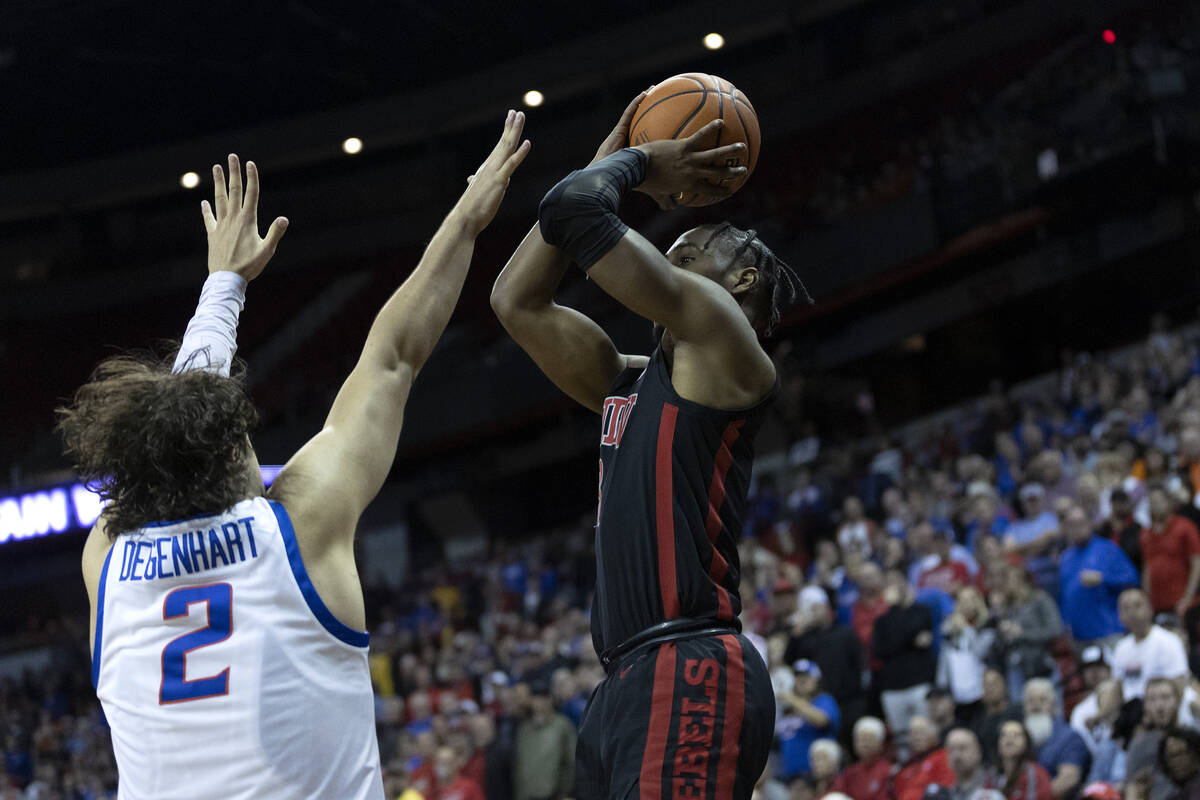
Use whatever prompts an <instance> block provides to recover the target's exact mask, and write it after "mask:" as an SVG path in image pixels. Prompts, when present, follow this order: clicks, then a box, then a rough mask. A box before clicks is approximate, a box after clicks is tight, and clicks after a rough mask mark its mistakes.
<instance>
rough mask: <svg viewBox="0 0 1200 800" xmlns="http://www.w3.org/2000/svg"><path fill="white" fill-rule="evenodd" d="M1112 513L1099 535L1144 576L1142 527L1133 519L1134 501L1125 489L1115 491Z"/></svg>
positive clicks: (1111, 501)
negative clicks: (1122, 553)
mask: <svg viewBox="0 0 1200 800" xmlns="http://www.w3.org/2000/svg"><path fill="white" fill-rule="evenodd" d="M1109 502H1110V503H1111V504H1112V513H1111V514H1110V515H1109V517H1108V519H1106V520H1105V521H1104V522H1102V523H1101V524H1100V530H1099V532H1098V533H1099V535H1100V536H1103V537H1104V538H1106V539H1108V540H1109V541H1110V542H1112V543H1113V544H1115V545H1117V546H1118V547H1120V548H1121V551H1122V552H1124V553H1125V555H1126V557H1127V558H1128V559H1129V560H1130V562H1132V563H1133V567H1134V569H1135V570H1137V574H1138V575H1139V576H1140V575H1141V574H1142V526H1141V524H1140V523H1139V522H1138V521H1137V520H1136V519H1134V518H1133V501H1132V500H1130V499H1129V492H1127V491H1125V490H1124V489H1113V491H1112V495H1111V497H1110V501H1109Z"/></svg>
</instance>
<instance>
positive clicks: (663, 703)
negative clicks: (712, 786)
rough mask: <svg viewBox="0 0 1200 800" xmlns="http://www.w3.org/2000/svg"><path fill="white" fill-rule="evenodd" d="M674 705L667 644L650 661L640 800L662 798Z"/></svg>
mask: <svg viewBox="0 0 1200 800" xmlns="http://www.w3.org/2000/svg"><path fill="white" fill-rule="evenodd" d="M674 706H675V645H674V644H673V643H671V642H667V643H666V644H664V645H661V646H660V647H659V648H658V659H657V660H656V661H655V662H654V692H653V694H652V695H651V700H650V724H649V727H648V729H647V732H646V748H645V750H643V751H642V772H641V775H640V776H639V778H638V784H639V788H640V790H641V800H661V798H662V796H663V795H662V788H663V767H664V762H665V761H666V758H667V740H668V739H669V738H670V734H671V711H672V709H673V708H674ZM718 796H719V795H718Z"/></svg>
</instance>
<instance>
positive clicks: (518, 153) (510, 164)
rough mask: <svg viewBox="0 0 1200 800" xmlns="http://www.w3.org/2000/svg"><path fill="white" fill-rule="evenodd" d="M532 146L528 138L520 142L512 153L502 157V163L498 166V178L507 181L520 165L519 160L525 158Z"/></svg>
mask: <svg viewBox="0 0 1200 800" xmlns="http://www.w3.org/2000/svg"><path fill="white" fill-rule="evenodd" d="M532 148H533V145H532V144H531V143H530V142H529V140H528V139H526V140H525V141H523V142H521V145H520V147H518V148H517V149H516V150H515V151H514V152H513V154H512V155H510V156H509V157H508V158H506V159H504V164H503V165H502V166H501V167H500V180H502V181H504V182H506V183H507V182H508V179H509V178H511V177H512V174H513V173H514V172H516V171H517V167H519V166H521V162H522V161H524V160H525V156H527V155H529V151H530V149H532Z"/></svg>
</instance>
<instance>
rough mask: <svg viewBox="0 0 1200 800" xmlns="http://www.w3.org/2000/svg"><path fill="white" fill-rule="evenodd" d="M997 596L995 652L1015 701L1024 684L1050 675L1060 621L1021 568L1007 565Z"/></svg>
mask: <svg viewBox="0 0 1200 800" xmlns="http://www.w3.org/2000/svg"><path fill="white" fill-rule="evenodd" d="M1001 594H1002V602H1003V605H1002V607H1001V608H1000V609H999V610H998V611H999V613H998V617H999V620H1000V621H999V623H998V624H997V626H996V627H997V631H998V633H999V642H998V649H999V653H1000V656H1001V657H1002V658H1003V661H1004V664H1005V667H1006V669H1007V670H1008V674H1007V677H1008V690H1009V692H1010V694H1011V696H1012V697H1013V699H1014V700H1016V699H1018V698H1020V697H1021V693H1022V692H1023V691H1024V687H1025V681H1027V680H1029V679H1030V678H1043V677H1047V676H1049V675H1052V674H1053V672H1054V667H1055V665H1054V658H1053V657H1052V656H1051V654H1050V645H1051V643H1053V642H1054V640H1055V639H1057V638H1058V637H1059V636H1061V635H1062V618H1061V617H1060V616H1059V614H1058V606H1057V605H1056V604H1055V602H1054V600H1053V599H1052V598H1051V597H1050V595H1049V594H1047V593H1046V592H1045V591H1044V590H1042V589H1039V588H1037V587H1036V586H1034V585H1033V582H1032V580H1031V578H1030V574H1029V573H1028V572H1027V571H1026V570H1025V569H1024V567H1021V566H1018V565H1015V564H1010V565H1009V566H1008V567H1007V568H1006V569H1005V572H1004V591H1003V592H1002V593H1001ZM1035 738H1036V737H1035Z"/></svg>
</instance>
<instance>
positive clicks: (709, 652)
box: [492, 95, 807, 800]
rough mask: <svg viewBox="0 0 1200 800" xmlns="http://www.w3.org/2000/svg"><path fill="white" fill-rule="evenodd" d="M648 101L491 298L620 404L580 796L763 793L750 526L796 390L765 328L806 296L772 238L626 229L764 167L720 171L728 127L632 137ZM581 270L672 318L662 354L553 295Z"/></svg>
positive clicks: (573, 180) (615, 407)
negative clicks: (770, 442)
mask: <svg viewBox="0 0 1200 800" xmlns="http://www.w3.org/2000/svg"><path fill="white" fill-rule="evenodd" d="M643 96H644V95H643ZM643 96H639V97H638V98H636V99H635V100H634V101H633V102H632V103H631V104H630V106H629V107H628V108H627V109H626V111H625V113H624V115H623V116H622V118H621V120H620V122H619V123H618V125H617V127H616V128H615V129H614V130H613V132H612V133H611V134H610V135H609V137H608V139H607V140H606V141H605V142H604V144H602V145H601V147H600V149H599V151H598V152H597V154H596V159H595V160H594V161H593V162H592V164H591V165H590V166H588V167H587V168H586V169H583V170H579V171H577V172H573V173H571V175H569V176H567V178H565V179H564V180H562V181H561V182H560V183H559V184H558V185H556V186H555V187H554V188H553V189H551V190H550V192H549V193H548V194H547V195H546V197H545V199H543V200H542V204H541V208H540V212H539V223H538V225H537V226H535V227H534V228H533V230H531V231H530V232H529V234H528V236H526V237H525V240H524V241H523V242H522V243H521V245H520V247H519V248H518V249H517V251H516V253H515V254H514V255H513V257H512V259H511V260H510V261H509V262H508V264H507V265H506V266H505V268H504V270H503V271H502V272H501V273H500V276H499V277H498V278H497V280H496V284H495V286H494V288H493V290H492V306H493V308H494V309H495V311H496V312H497V315H498V316H499V318H500V320H501V322H502V323H503V324H504V326H505V328H506V329H507V330H508V331H509V333H510V334H511V335H512V336H513V338H514V339H516V341H517V342H518V343H519V344H520V345H521V346H522V347H523V348H524V349H525V351H526V352H527V353H529V355H530V356H531V357H532V358H533V359H534V361H535V362H537V364H538V365H539V366H540V367H541V369H542V371H543V372H545V373H546V375H547V376H548V377H549V378H550V379H551V380H552V381H554V383H555V384H557V385H558V386H559V388H561V389H562V390H563V391H564V392H566V393H567V394H568V395H570V396H571V397H572V398H574V399H575V400H576V401H578V402H579V403H581V404H582V405H584V406H586V407H587V408H589V409H591V410H593V411H595V412H597V413H599V414H600V415H601V439H600V501H599V502H600V506H599V510H598V515H597V524H596V595H595V599H594V601H593V606H592V617H591V620H592V640H593V643H594V644H595V647H596V652H597V653H599V654H600V656H601V661H602V662H603V664H604V667H605V670H606V671H607V674H608V677H607V678H606V679H605V680H604V682H603V683H601V684H600V686H599V687H598V688H597V690H596V691H595V693H594V694H593V695H592V698H591V701H590V702H589V705H588V708H587V711H586V713H585V715H584V719H583V723H582V727H581V730H580V733H579V743H578V748H577V755H576V775H577V779H576V789H577V796H578V797H579V798H583V799H584V800H591V799H592V798H613V799H614V800H616V798H621V799H622V800H623V799H624V798H642V800H650V799H651V798H653V799H654V800H657V798H664V797H672V798H707V799H708V800H728V799H729V798H749V797H750V794H751V791H752V789H753V787H754V784H755V782H756V781H757V779H758V777H759V775H760V774H761V773H762V770H763V767H764V765H765V764H766V760H767V755H768V751H769V749H770V745H771V737H772V733H773V728H774V721H775V699H774V692H773V691H772V688H771V682H770V677H769V676H768V673H767V669H766V666H765V665H764V664H763V662H762V659H761V658H760V657H759V655H758V653H757V652H756V651H755V649H754V648H753V646H751V645H750V643H749V641H748V640H746V639H745V638H744V637H742V636H741V635H740V630H741V628H740V624H739V622H738V614H739V612H740V610H741V609H740V606H741V603H740V600H739V596H738V581H739V577H740V575H739V563H738V553H737V538H738V536H739V534H740V531H741V529H742V520H743V517H744V514H745V509H746V503H747V500H746V495H747V491H748V485H749V480H750V468H751V462H752V461H753V456H754V449H753V441H754V436H755V433H756V432H757V431H758V429H759V427H760V426H761V424H762V422H763V419H764V416H765V414H766V411H767V408H768V406H769V405H770V403H771V401H772V399H773V396H774V393H775V386H776V383H777V381H776V376H775V368H774V365H773V364H772V362H771V359H770V358H769V357H768V355H767V353H766V352H765V351H764V350H763V348H762V346H761V345H760V344H759V335H760V334H766V333H769V332H770V330H771V329H772V328H773V327H774V326H775V324H776V323H777V322H778V321H779V318H780V314H781V309H782V308H783V307H784V305H785V304H786V303H789V302H791V301H792V300H793V299H794V297H795V295H796V294H797V293H804V296H805V297H807V293H806V292H804V289H803V286H802V284H801V283H800V281H799V279H798V278H797V277H795V275H794V273H792V272H791V270H790V269H788V267H786V266H785V265H784V264H783V263H782V262H781V261H780V260H779V259H778V258H776V257H775V255H774V254H773V253H772V252H771V251H770V250H769V249H768V248H767V247H766V245H764V244H763V243H762V242H761V241H760V240H759V239H758V238H757V236H755V234H754V233H753V231H743V230H739V229H738V228H735V227H733V226H731V225H728V224H722V225H715V226H711V225H710V226H702V227H699V228H695V229H692V230H689V231H687V232H685V233H684V234H683V235H682V236H680V237H679V238H678V239H677V240H676V241H675V243H674V244H673V245H671V247H670V249H669V250H667V252H666V255H665V256H664V255H663V254H662V253H660V252H658V251H657V250H656V249H655V248H654V247H653V246H652V245H651V244H650V243H649V242H648V241H647V240H646V239H644V238H643V237H642V236H640V235H639V234H638V233H637V232H636V231H633V230H630V229H629V228H628V226H626V225H625V224H624V223H622V222H621V220H620V219H619V218H618V217H617V214H616V211H617V205H618V203H619V201H620V199H621V197H622V196H623V195H624V194H626V193H627V192H628V191H630V190H631V189H636V190H638V191H641V192H644V193H647V194H649V195H651V196H652V197H654V198H655V199H656V200H657V201H658V203H659V204H660V205H661V206H667V207H669V206H670V205H671V204H672V202H673V201H672V198H673V197H678V196H681V193H688V192H696V193H700V194H702V195H708V196H721V194H722V193H727V190H723V189H720V188H718V187H716V186H714V185H713V184H714V183H719V182H720V181H722V180H726V181H728V180H735V179H737V178H738V177H739V176H740V175H742V174H743V172H744V169H745V168H744V167H730V166H713V165H714V164H724V163H727V159H729V160H731V161H735V160H737V159H736V157H737V156H738V155H740V154H741V151H740V150H739V148H742V147H744V145H743V144H740V143H737V144H732V145H726V146H725V147H719V148H716V149H714V150H701V148H700V144H699V143H700V142H701V141H704V140H705V137H708V136H710V135H711V134H713V133H714V130H713V125H717V124H720V121H719V120H714V121H713V122H712V123H710V124H709V125H708V126H705V127H704V128H702V129H701V130H700V131H698V132H697V133H696V134H695V135H694V136H691V137H689V138H687V139H683V140H664V141H654V142H650V143H648V144H644V145H639V146H638V147H636V148H632V149H630V148H624V146H625V144H626V142H627V140H628V132H629V126H630V122H631V120H632V118H633V114H634V111H635V109H636V108H637V105H638V103H640V102H641V100H642V97H643ZM623 148H624V149H623ZM571 262H574V263H575V264H576V265H578V266H579V267H580V268H582V269H584V270H585V271H586V272H587V274H588V277H589V278H591V280H593V281H595V282H596V284H597V285H599V286H600V288H601V289H603V290H604V291H605V292H607V293H608V294H609V295H611V296H612V297H613V298H615V299H616V300H618V301H619V302H621V303H622V304H623V305H624V306H625V307H626V308H628V309H630V310H631V311H633V312H635V313H637V314H639V315H641V316H643V317H646V318H647V319H650V320H652V321H654V323H655V325H656V330H659V336H660V340H659V343H658V346H657V347H656V348H655V350H654V352H653V354H652V355H650V356H649V357H648V358H647V357H645V356H637V355H624V354H621V353H619V352H617V350H616V348H615V347H614V345H613V343H612V341H611V340H610V339H609V337H608V336H607V335H606V334H605V333H604V331H603V330H602V329H601V328H600V327H599V326H598V325H597V324H596V323H595V322H593V321H592V320H590V319H589V318H587V317H586V316H584V315H582V314H580V313H578V312H576V311H574V310H572V309H569V308H566V307H563V306H560V305H557V304H556V303H555V302H554V292H555V290H556V288H557V287H558V284H559V282H560V281H561V279H562V277H563V275H564V274H565V271H566V269H567V268H568V265H569V264H570V263H571Z"/></svg>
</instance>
